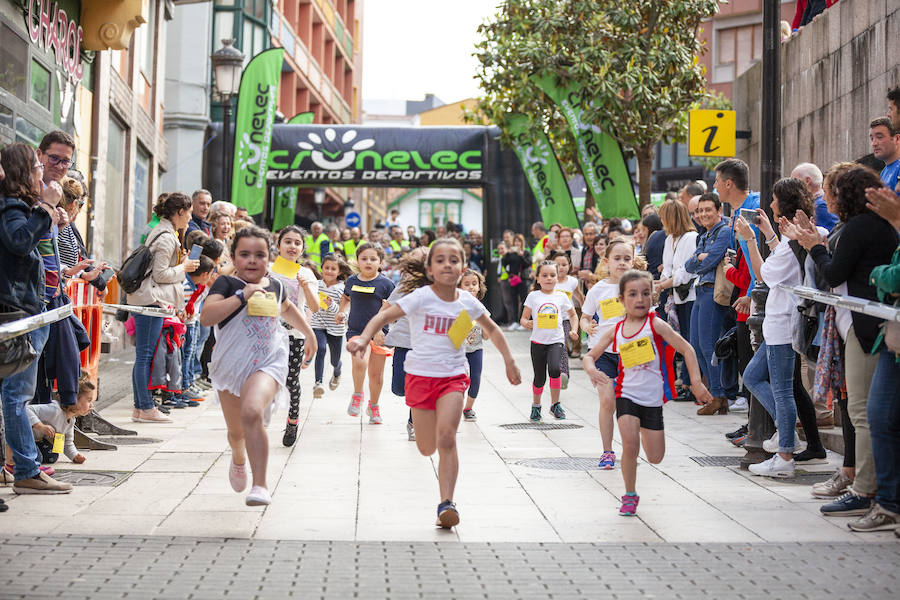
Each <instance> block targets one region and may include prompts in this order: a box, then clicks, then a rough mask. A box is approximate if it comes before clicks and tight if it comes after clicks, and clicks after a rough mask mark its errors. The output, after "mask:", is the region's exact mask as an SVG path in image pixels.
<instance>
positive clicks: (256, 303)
mask: <svg viewBox="0 0 900 600" xmlns="http://www.w3.org/2000/svg"><path fill="white" fill-rule="evenodd" d="M247 314H249V315H250V316H251V317H277V316H278V299H277V298H276V297H275V292H257V293H255V294H253V295H252V296H250V298H249V299H248V300H247Z"/></svg>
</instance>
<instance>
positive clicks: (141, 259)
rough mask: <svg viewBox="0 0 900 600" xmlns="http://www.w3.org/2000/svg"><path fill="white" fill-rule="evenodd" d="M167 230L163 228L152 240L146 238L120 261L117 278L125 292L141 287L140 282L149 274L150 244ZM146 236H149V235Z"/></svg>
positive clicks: (151, 257)
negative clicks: (145, 240) (123, 260)
mask: <svg viewBox="0 0 900 600" xmlns="http://www.w3.org/2000/svg"><path fill="white" fill-rule="evenodd" d="M167 231H168V230H165V229H164V230H162V231H161V232H160V234H158V235H157V236H156V237H154V238H153V240H152V241H150V240H148V241H147V242H145V243H143V244H141V245H140V246H138V247H137V248H135V249H134V250H133V251H132V252H131V254H129V255H128V258H126V259H125V262H123V263H122V268H121V269H119V272H118V273H117V278H118V280H119V286H120V287H121V288H122V291H124V292H125V293H126V294H133V293H135V292H136V291H138V290H139V289H140V288H141V284H142V283H144V280H145V279H147V276H148V275H149V274H150V262H151V261H152V260H153V252H152V251H151V250H150V246H152V245H153V242H155V241H156V240H158V239H159V237H160V235H161V234H163V233H166V232H167ZM169 233H171V232H169ZM147 237H148V238H149V237H150V236H147Z"/></svg>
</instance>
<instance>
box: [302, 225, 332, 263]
mask: <svg viewBox="0 0 900 600" xmlns="http://www.w3.org/2000/svg"><path fill="white" fill-rule="evenodd" d="M322 242H328V251H329V252H334V244H332V243H331V240H330V239H328V236H327V235H325V234H324V233H320V234H319V237H318V238H316V241H313V239H312V236H311V235H308V236H306V239H305V240H304V241H303V243H304V244H306V255H307V256H309V260H311V261H313V262H314V263H315V264H316V265H317V266H320V267H321V266H322V257H321V255H320V254H319V249H320V248H321V247H322Z"/></svg>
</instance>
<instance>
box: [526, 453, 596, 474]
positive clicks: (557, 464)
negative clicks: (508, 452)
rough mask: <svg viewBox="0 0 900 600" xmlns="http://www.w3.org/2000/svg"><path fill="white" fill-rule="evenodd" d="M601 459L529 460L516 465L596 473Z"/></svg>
mask: <svg viewBox="0 0 900 600" xmlns="http://www.w3.org/2000/svg"><path fill="white" fill-rule="evenodd" d="M599 462H600V459H599V458H584V457H574V458H573V457H569V456H565V457H561V458H529V459H527V460H519V461H516V463H515V464H517V465H521V466H523V467H528V468H530V469H551V470H553V471H594V470H598V469H599V468H600V467H598V466H597V463H599Z"/></svg>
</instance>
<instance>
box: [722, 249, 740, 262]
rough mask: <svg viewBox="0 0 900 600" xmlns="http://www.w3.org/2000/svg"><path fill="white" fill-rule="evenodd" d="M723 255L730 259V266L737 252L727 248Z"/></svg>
mask: <svg viewBox="0 0 900 600" xmlns="http://www.w3.org/2000/svg"><path fill="white" fill-rule="evenodd" d="M725 255H726V256H728V258H730V259H731V264H734V257H735V256H737V250H735V249H734V248H729V249H728V250H726V251H725Z"/></svg>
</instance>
